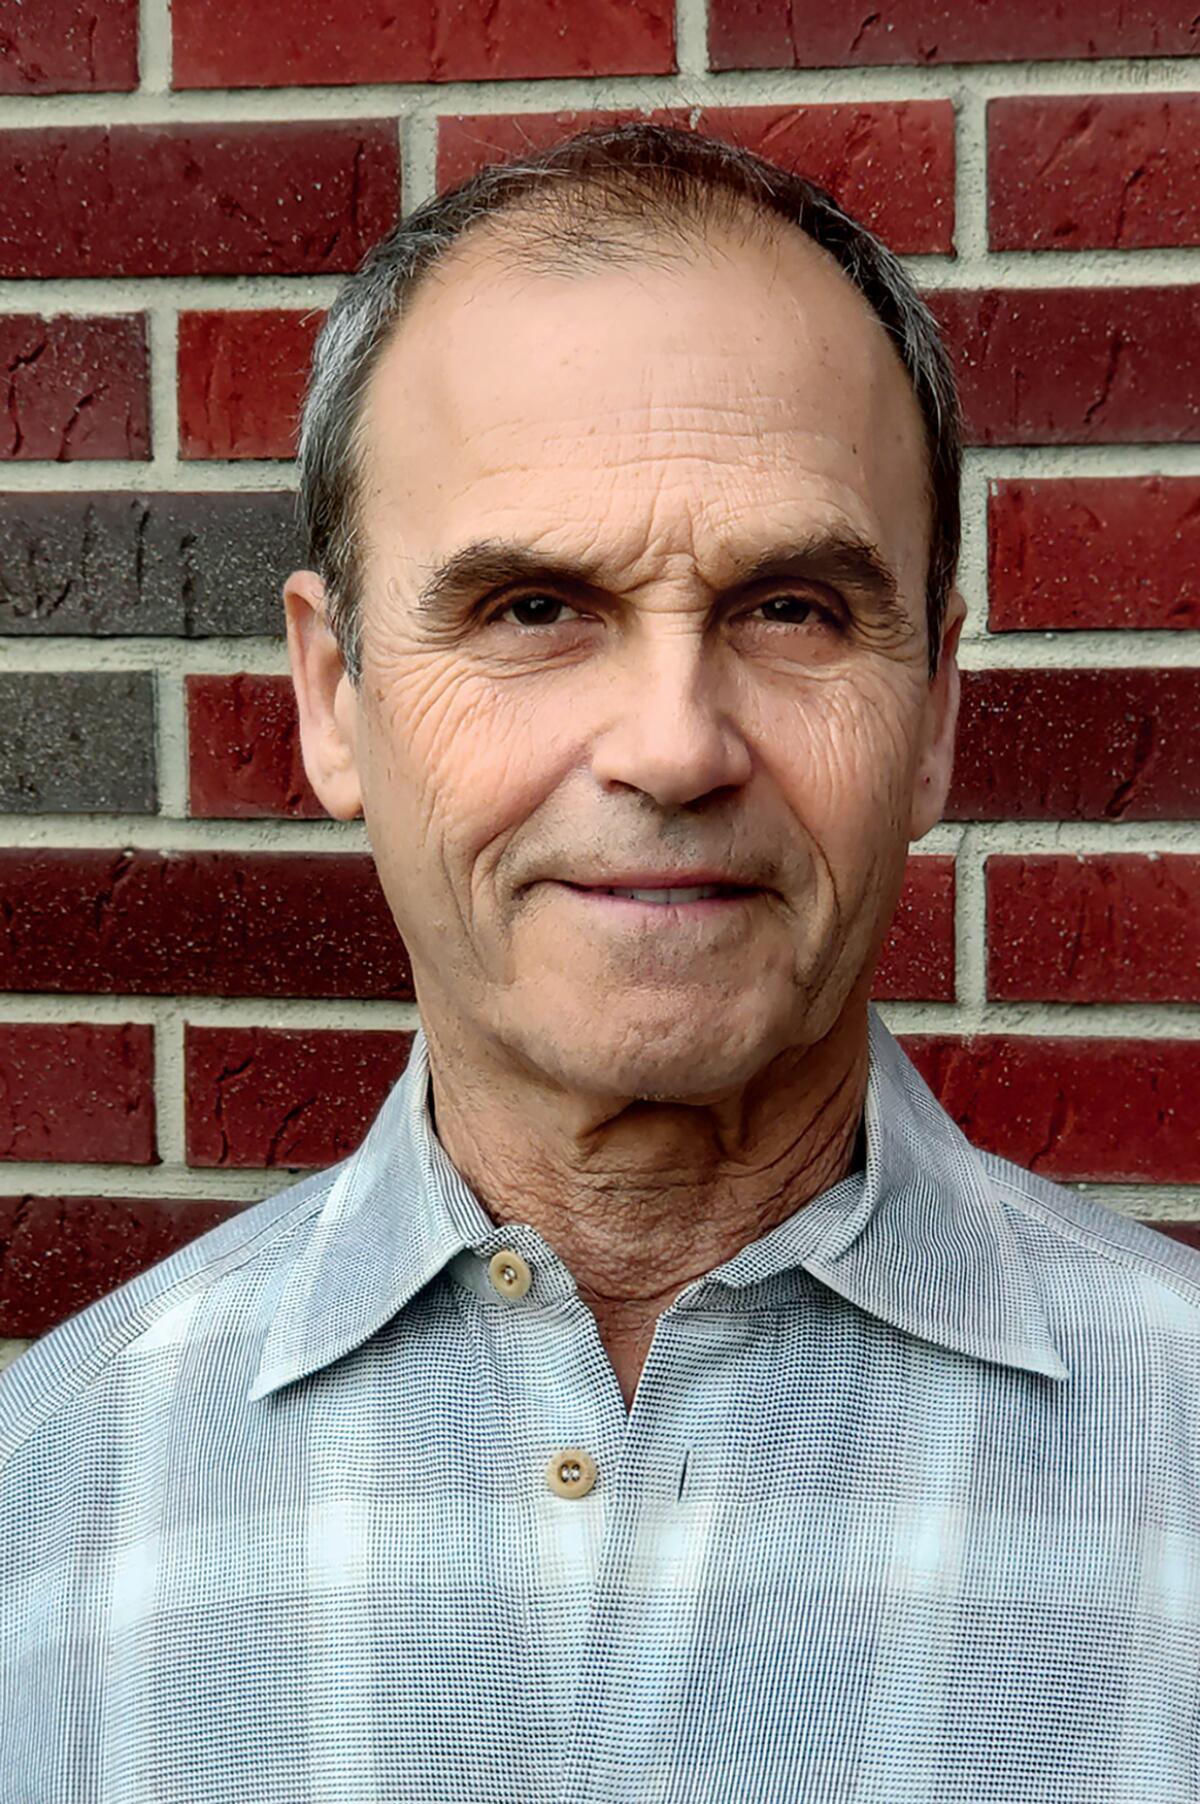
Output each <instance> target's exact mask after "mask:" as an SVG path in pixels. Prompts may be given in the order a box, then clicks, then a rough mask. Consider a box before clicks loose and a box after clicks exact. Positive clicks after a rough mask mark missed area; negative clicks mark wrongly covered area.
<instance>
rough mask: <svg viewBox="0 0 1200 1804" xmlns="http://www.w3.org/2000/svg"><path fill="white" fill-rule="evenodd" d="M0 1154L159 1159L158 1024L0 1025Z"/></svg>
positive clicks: (137, 1161) (97, 1160)
mask: <svg viewBox="0 0 1200 1804" xmlns="http://www.w3.org/2000/svg"><path fill="white" fill-rule="evenodd" d="M0 1159H72V1160H75V1161H77V1162H82V1163H87V1164H103V1163H108V1162H112V1163H114V1164H127V1165H152V1164H156V1163H157V1160H156V1158H155V1152H154V1030H153V1028H150V1027H133V1026H125V1027H96V1026H93V1025H90V1024H89V1023H86V1022H71V1023H64V1024H63V1025H61V1026H53V1027H43V1026H32V1025H26V1024H24V1023H22V1024H19V1025H14V1026H5V1027H3V1028H0Z"/></svg>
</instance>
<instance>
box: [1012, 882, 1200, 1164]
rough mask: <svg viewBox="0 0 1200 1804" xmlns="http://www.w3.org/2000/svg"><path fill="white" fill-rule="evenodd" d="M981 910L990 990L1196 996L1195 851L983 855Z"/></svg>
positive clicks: (1132, 997) (1093, 998) (1062, 998)
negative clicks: (1067, 855)
mask: <svg viewBox="0 0 1200 1804" xmlns="http://www.w3.org/2000/svg"><path fill="white" fill-rule="evenodd" d="M987 912H988V980H987V981H988V995H989V996H993V997H996V998H998V999H1004V1000H1041V1001H1046V1002H1200V857H1191V856H1188V855H1182V854H1181V855H1177V856H1170V857H1167V856H1164V857H1149V856H1147V857H1141V856H1138V855H1135V854H1133V853H1129V854H1125V855H1120V854H1112V855H1110V856H1109V857H1092V858H1085V857H1076V858H1063V857H1045V858H1020V857H1012V856H1004V857H996V858H989V859H988V861H987ZM1194 1125H1195V1121H1194V1117H1193V1128H1194Z"/></svg>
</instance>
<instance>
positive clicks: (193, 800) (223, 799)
mask: <svg viewBox="0 0 1200 1804" xmlns="http://www.w3.org/2000/svg"><path fill="white" fill-rule="evenodd" d="M187 717H188V771H189V778H190V808H191V812H192V813H193V814H195V815H205V816H209V817H218V818H219V817H221V816H225V817H227V818H232V817H235V816H240V817H243V818H245V817H247V816H262V815H273V814H285V815H293V816H298V817H300V818H302V819H309V820H313V819H324V818H325V810H324V808H322V806H321V804H320V802H319V801H318V800H317V798H316V796H315V795H314V794H313V791H312V788H311V787H310V785H309V782H308V779H307V777H306V776H305V774H304V758H303V754H302V753H301V749H300V728H299V722H298V720H297V716H296V701H295V692H294V691H293V689H292V682H291V678H290V677H272V676H251V675H247V674H245V673H243V674H241V675H238V676H231V677H223V676H191V677H188V679H187Z"/></svg>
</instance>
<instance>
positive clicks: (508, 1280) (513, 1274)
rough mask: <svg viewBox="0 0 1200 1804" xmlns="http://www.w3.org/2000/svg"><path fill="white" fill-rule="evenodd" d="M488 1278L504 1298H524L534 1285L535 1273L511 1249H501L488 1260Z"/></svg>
mask: <svg viewBox="0 0 1200 1804" xmlns="http://www.w3.org/2000/svg"><path fill="white" fill-rule="evenodd" d="M488 1277H489V1278H490V1279H491V1281H492V1285H493V1288H494V1289H496V1290H498V1291H499V1292H500V1295H501V1296H502V1297H523V1296H524V1295H525V1292H526V1291H527V1290H528V1289H529V1286H530V1285H531V1284H532V1283H533V1273H532V1272H531V1271H530V1269H529V1267H528V1266H527V1265H526V1263H525V1261H524V1260H523V1259H522V1257H521V1255H520V1253H514V1252H513V1250H512V1248H511V1247H501V1248H500V1251H499V1252H498V1253H494V1254H493V1255H492V1257H491V1258H490V1259H489V1260H488Z"/></svg>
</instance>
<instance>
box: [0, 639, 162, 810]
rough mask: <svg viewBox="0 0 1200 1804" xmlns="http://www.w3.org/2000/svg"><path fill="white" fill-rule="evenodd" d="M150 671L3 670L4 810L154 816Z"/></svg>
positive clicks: (0, 785)
mask: <svg viewBox="0 0 1200 1804" xmlns="http://www.w3.org/2000/svg"><path fill="white" fill-rule="evenodd" d="M157 800H158V798H157V790H156V785H155V760H154V678H153V676H151V675H150V673H149V672H148V671H124V670H120V671H98V670H94V671H47V672H45V673H44V674H39V673H38V672H31V671H20V672H15V671H5V672H0V813H6V814H104V813H106V812H112V813H116V814H153V813H154V811H155V808H156V807H157Z"/></svg>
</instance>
